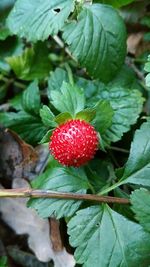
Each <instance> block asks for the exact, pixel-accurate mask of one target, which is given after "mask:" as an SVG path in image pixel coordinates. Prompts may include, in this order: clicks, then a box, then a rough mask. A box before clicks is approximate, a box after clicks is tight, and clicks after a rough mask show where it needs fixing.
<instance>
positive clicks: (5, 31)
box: [0, 25, 10, 41]
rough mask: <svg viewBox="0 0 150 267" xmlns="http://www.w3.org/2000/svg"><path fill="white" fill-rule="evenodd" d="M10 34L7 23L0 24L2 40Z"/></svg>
mask: <svg viewBox="0 0 150 267" xmlns="http://www.w3.org/2000/svg"><path fill="white" fill-rule="evenodd" d="M9 35H10V31H9V29H8V28H7V27H6V26H5V25H2V26H1V25H0V40H2V41H3V40H5V39H6V38H7V37H8V36H9Z"/></svg>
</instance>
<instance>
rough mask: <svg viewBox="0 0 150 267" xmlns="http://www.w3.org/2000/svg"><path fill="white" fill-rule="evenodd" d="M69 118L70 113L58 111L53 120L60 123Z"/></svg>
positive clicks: (70, 117)
mask: <svg viewBox="0 0 150 267" xmlns="http://www.w3.org/2000/svg"><path fill="white" fill-rule="evenodd" d="M71 119H72V116H71V115H70V113H68V112H64V113H60V114H59V115H57V116H56V117H55V122H56V123H57V124H62V123H65V122H66V121H68V120H71Z"/></svg>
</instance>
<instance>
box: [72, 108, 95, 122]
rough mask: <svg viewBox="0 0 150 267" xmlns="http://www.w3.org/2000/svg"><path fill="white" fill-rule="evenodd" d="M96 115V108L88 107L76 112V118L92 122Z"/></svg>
mask: <svg viewBox="0 0 150 267" xmlns="http://www.w3.org/2000/svg"><path fill="white" fill-rule="evenodd" d="M95 116H96V109H95V108H86V109H84V110H81V111H79V112H78V113H77V114H76V117H75V118H76V119H80V120H85V121H87V122H90V121H92V120H93V119H94V118H95Z"/></svg>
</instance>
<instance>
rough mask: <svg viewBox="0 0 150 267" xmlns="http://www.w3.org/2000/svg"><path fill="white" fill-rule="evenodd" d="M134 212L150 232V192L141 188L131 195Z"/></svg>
mask: <svg viewBox="0 0 150 267" xmlns="http://www.w3.org/2000/svg"><path fill="white" fill-rule="evenodd" d="M131 203H132V210H133V211H134V212H135V214H136V219H137V220H139V222H140V224H141V225H142V226H143V227H144V229H145V230H146V231H148V232H150V192H149V191H148V190H147V189H145V188H141V189H138V190H135V191H134V192H133V193H132V195H131Z"/></svg>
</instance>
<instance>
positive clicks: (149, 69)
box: [144, 55, 150, 88]
mask: <svg viewBox="0 0 150 267" xmlns="http://www.w3.org/2000/svg"><path fill="white" fill-rule="evenodd" d="M144 69H145V71H146V72H149V74H147V75H146V78H145V80H146V85H147V87H149V88H150V55H149V56H148V62H147V63H146V64H145V68H144Z"/></svg>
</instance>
